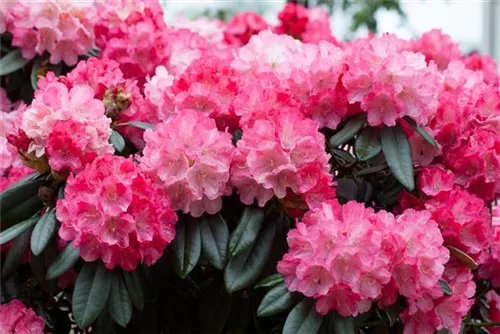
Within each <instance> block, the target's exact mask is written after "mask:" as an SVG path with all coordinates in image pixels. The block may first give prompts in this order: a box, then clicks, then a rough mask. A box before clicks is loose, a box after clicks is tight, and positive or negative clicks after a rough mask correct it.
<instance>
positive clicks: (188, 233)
mask: <svg viewBox="0 0 500 334" xmlns="http://www.w3.org/2000/svg"><path fill="white" fill-rule="evenodd" d="M176 227H177V235H176V236H175V239H174V240H173V241H172V243H171V248H172V250H173V252H174V256H175V257H174V269H175V271H176V272H177V274H178V275H179V276H180V277H182V278H185V277H186V276H187V275H188V274H189V272H190V271H191V270H193V268H194V267H195V266H196V264H197V263H198V259H199V258H200V253H201V232H200V224H199V222H197V221H195V220H194V219H190V218H188V219H183V220H180V221H179V222H178V223H177V226H176Z"/></svg>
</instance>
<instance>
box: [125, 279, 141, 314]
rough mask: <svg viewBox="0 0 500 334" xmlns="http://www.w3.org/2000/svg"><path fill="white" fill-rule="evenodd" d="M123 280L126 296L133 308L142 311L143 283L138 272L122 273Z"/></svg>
mask: <svg viewBox="0 0 500 334" xmlns="http://www.w3.org/2000/svg"><path fill="white" fill-rule="evenodd" d="M123 278H124V279H125V285H126V286H127V290H128V295H129V296H130V299H132V302H133V303H134V305H135V307H137V308H138V309H139V310H141V311H142V309H143V308H144V299H145V298H144V282H143V279H142V277H141V275H140V273H139V271H137V270H134V271H124V272H123Z"/></svg>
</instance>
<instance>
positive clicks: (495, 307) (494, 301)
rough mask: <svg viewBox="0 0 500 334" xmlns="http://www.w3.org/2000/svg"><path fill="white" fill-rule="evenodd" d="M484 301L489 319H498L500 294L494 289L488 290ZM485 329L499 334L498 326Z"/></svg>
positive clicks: (499, 319) (492, 333)
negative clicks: (486, 304)
mask: <svg viewBox="0 0 500 334" xmlns="http://www.w3.org/2000/svg"><path fill="white" fill-rule="evenodd" d="M486 301H487V302H488V306H489V312H488V317H489V320H490V321H500V295H499V294H497V293H496V292H495V291H490V292H488V293H487V294H486ZM486 329H488V331H489V332H490V333H491V334H500V328H498V327H486Z"/></svg>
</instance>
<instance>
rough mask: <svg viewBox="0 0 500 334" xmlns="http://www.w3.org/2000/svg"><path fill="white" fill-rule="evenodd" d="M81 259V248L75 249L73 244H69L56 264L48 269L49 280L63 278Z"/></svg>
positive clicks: (60, 254) (56, 260) (55, 261)
mask: <svg viewBox="0 0 500 334" xmlns="http://www.w3.org/2000/svg"><path fill="white" fill-rule="evenodd" d="M79 259H80V248H74V246H73V242H71V243H70V244H68V245H67V246H66V248H64V250H63V251H62V252H61V253H59V255H58V256H57V257H56V259H55V260H54V262H52V264H51V265H50V266H49V269H47V276H46V277H47V280H51V279H54V278H56V277H59V276H61V275H62V274H64V273H65V272H66V271H68V270H69V269H70V268H71V267H73V266H74V265H75V263H77V262H78V260H79Z"/></svg>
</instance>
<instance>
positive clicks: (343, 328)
mask: <svg viewBox="0 0 500 334" xmlns="http://www.w3.org/2000/svg"><path fill="white" fill-rule="evenodd" d="M332 319H333V326H334V328H335V333H346V334H348V333H356V331H355V329H354V318H353V317H342V316H340V315H339V314H337V312H334V313H333V314H332Z"/></svg>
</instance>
